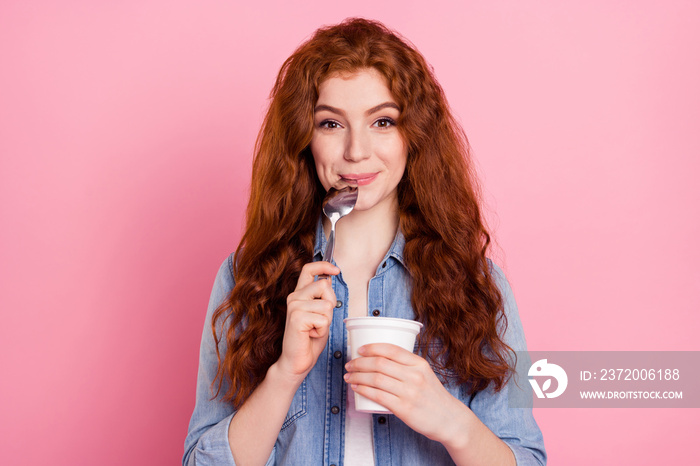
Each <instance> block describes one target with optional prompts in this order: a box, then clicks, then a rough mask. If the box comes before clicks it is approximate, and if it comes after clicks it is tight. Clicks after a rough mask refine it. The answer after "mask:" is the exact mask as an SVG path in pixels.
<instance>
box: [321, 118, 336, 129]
mask: <svg viewBox="0 0 700 466" xmlns="http://www.w3.org/2000/svg"><path fill="white" fill-rule="evenodd" d="M318 127H319V128H322V129H337V128H340V123H338V122H337V121H335V120H323V121H322V122H321V123H319V124H318Z"/></svg>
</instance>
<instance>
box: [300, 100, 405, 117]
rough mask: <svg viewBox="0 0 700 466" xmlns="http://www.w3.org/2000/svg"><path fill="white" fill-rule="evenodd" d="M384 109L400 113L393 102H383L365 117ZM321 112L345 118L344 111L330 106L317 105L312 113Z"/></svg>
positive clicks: (366, 113)
mask: <svg viewBox="0 0 700 466" xmlns="http://www.w3.org/2000/svg"><path fill="white" fill-rule="evenodd" d="M385 108H394V109H396V110H398V111H399V112H400V111H401V109H400V108H399V106H398V105H396V104H395V103H394V102H384V103H382V104H379V105H377V106H375V107H372V108H370V109H369V110H367V111H366V112H365V115H372V114H373V113H377V112H378V111H380V110H383V109H385ZM323 110H325V111H327V112H331V113H335V114H337V115H343V116H345V110H342V109H339V108H335V107H332V106H330V105H317V106H316V108H314V113H317V112H320V111H323Z"/></svg>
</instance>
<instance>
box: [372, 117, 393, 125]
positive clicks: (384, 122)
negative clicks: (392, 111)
mask: <svg viewBox="0 0 700 466" xmlns="http://www.w3.org/2000/svg"><path fill="white" fill-rule="evenodd" d="M373 126H376V127H377V128H391V127H392V126H396V122H395V121H394V120H392V119H391V118H389V117H382V118H380V119H378V120H377V121H375V122H374V124H373Z"/></svg>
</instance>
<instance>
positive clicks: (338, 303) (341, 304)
mask: <svg viewBox="0 0 700 466" xmlns="http://www.w3.org/2000/svg"><path fill="white" fill-rule="evenodd" d="M335 307H336V308H338V307H343V302H342V301H336V302H335Z"/></svg>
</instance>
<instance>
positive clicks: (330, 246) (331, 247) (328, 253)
mask: <svg viewBox="0 0 700 466" xmlns="http://www.w3.org/2000/svg"><path fill="white" fill-rule="evenodd" d="M333 252H335V225H333V228H331V233H330V234H329V235H328V243H327V244H326V250H325V251H324V253H323V260H324V261H327V262H333ZM328 279H330V277H329V276H328V275H326V274H321V275H318V276H317V277H316V280H328Z"/></svg>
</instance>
